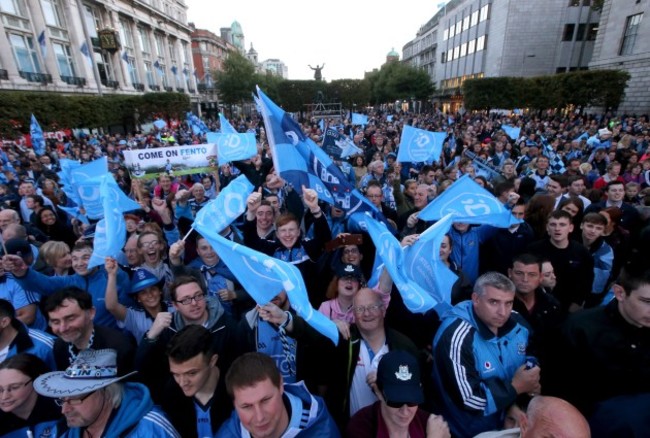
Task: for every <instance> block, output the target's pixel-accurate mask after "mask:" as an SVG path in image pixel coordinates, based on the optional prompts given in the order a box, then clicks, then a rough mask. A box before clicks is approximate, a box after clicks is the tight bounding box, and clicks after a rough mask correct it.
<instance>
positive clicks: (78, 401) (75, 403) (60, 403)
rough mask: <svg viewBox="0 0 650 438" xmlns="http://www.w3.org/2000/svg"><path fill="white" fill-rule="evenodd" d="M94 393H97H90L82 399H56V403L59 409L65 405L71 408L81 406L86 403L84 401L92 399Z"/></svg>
mask: <svg viewBox="0 0 650 438" xmlns="http://www.w3.org/2000/svg"><path fill="white" fill-rule="evenodd" d="M94 393H95V391H93V392H89V393H88V394H86V395H84V396H82V397H79V398H55V399H54V403H56V405H57V406H58V407H63V405H64V404H66V403H67V404H69V405H70V406H79V405H80V404H82V403H83V402H84V400H86V399H87V398H88V397H90V396H91V395H93V394H94Z"/></svg>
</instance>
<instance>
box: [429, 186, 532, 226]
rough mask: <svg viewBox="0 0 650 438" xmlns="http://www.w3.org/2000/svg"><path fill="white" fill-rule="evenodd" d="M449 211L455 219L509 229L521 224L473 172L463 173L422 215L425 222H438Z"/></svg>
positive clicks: (455, 220)
mask: <svg viewBox="0 0 650 438" xmlns="http://www.w3.org/2000/svg"><path fill="white" fill-rule="evenodd" d="M448 214H452V215H453V221H454V222H464V223H468V224H488V225H492V226H495V227H499V228H508V227H509V226H511V225H515V224H519V223H521V220H519V219H517V218H515V217H514V216H513V215H512V213H511V212H510V210H508V209H507V208H506V207H505V206H504V205H503V203H501V201H499V200H498V199H497V198H495V197H494V195H492V194H491V193H490V192H488V191H487V190H485V189H484V188H483V187H481V186H480V185H478V184H477V183H476V182H475V181H474V180H473V179H472V177H471V176H470V175H463V176H462V177H461V178H459V179H458V180H457V181H456V182H454V183H453V184H452V185H451V186H449V187H448V188H447V189H446V190H445V191H444V192H442V194H441V195H440V196H438V197H437V198H435V199H434V200H433V201H431V202H430V203H429V205H427V206H426V207H424V209H423V210H422V211H421V212H420V214H419V215H418V218H420V219H422V220H424V221H437V220H440V219H442V218H443V217H445V216H446V215H448Z"/></svg>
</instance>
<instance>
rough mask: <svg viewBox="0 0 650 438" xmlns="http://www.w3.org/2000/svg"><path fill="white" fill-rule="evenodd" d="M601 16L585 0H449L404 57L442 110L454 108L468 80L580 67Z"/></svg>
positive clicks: (590, 48) (587, 58) (586, 61)
mask: <svg viewBox="0 0 650 438" xmlns="http://www.w3.org/2000/svg"><path fill="white" fill-rule="evenodd" d="M599 18H600V15H599V13H598V12H596V11H594V10H593V9H591V7H590V1H589V0H580V1H577V0H545V1H543V2H540V1H537V0H517V1H515V0H452V1H450V2H448V3H447V4H446V5H445V6H444V7H442V8H441V9H440V10H439V11H438V12H437V13H436V14H435V15H434V17H433V18H432V19H431V20H429V22H428V23H427V24H426V25H425V26H423V27H422V28H421V29H420V31H419V32H418V34H417V36H416V38H415V39H414V40H412V41H410V42H409V43H407V45H406V46H405V47H404V49H403V50H404V52H405V55H404V58H405V60H407V61H408V62H410V63H411V64H412V65H416V66H418V67H421V68H426V70H427V71H428V72H429V75H430V77H431V79H432V81H433V82H434V84H435V86H436V90H437V99H438V100H439V101H441V102H442V103H443V104H444V105H443V108H444V109H451V110H456V109H458V108H459V107H460V105H462V95H461V87H462V84H463V82H464V81H465V80H467V79H473V78H482V77H498V76H540V75H547V74H554V73H561V72H565V71H573V70H579V69H586V68H587V66H588V64H589V61H590V60H591V57H592V53H593V50H594V45H595V40H596V35H597V31H598V21H599Z"/></svg>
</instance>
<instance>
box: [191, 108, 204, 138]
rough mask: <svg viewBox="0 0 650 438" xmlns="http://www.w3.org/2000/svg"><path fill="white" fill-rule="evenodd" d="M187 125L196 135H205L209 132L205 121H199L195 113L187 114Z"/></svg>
mask: <svg viewBox="0 0 650 438" xmlns="http://www.w3.org/2000/svg"><path fill="white" fill-rule="evenodd" d="M187 124H188V125H190V128H192V132H193V133H194V135H200V134H205V133H206V132H208V127H207V126H206V125H205V123H204V122H203V120H201V119H199V118H198V117H197V116H196V115H195V114H194V113H192V112H188V113H187Z"/></svg>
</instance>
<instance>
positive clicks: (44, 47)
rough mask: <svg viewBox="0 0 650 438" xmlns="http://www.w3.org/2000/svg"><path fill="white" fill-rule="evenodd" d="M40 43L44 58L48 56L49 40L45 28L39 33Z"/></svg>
mask: <svg viewBox="0 0 650 438" xmlns="http://www.w3.org/2000/svg"><path fill="white" fill-rule="evenodd" d="M38 45H39V46H40V48H41V56H42V57H43V59H45V58H46V57H47V42H46V41H45V30H43V31H42V32H41V33H40V34H39V35H38Z"/></svg>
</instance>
